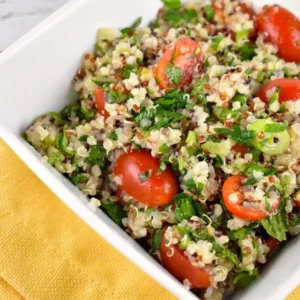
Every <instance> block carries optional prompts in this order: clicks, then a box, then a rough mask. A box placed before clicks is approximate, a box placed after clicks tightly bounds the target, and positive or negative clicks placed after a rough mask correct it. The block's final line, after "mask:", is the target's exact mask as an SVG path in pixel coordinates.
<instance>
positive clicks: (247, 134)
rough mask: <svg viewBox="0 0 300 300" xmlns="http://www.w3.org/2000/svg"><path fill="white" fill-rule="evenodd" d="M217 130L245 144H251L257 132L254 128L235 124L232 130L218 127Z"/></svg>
mask: <svg viewBox="0 0 300 300" xmlns="http://www.w3.org/2000/svg"><path fill="white" fill-rule="evenodd" d="M215 132H217V133H220V134H223V135H226V136H227V137H229V138H231V139H232V140H234V141H236V142H237V143H239V144H241V145H245V146H250V145H251V144H252V141H253V139H254V138H255V134H254V132H253V131H252V130H246V129H241V128H240V127H239V126H237V125H233V126H232V129H231V130H229V129H225V128H216V129H215Z"/></svg>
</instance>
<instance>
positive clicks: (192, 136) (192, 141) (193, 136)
mask: <svg viewBox="0 0 300 300" xmlns="http://www.w3.org/2000/svg"><path fill="white" fill-rule="evenodd" d="M185 142H186V143H187V144H188V145H190V146H193V145H197V144H198V137H197V133H196V132H195V131H189V133H188V136H187V139H186V141H185Z"/></svg>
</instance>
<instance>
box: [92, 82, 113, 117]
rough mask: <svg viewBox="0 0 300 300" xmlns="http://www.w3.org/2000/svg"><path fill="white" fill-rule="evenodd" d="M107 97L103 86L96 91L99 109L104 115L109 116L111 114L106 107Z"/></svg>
mask: <svg viewBox="0 0 300 300" xmlns="http://www.w3.org/2000/svg"><path fill="white" fill-rule="evenodd" d="M105 97H106V96H105V92H104V89H103V88H102V87H101V88H98V89H97V90H96V91H95V98H96V107H97V110H98V112H99V113H100V114H101V115H102V116H104V118H108V117H109V116H110V115H109V112H108V111H107V110H106V109H105V104H106V103H107V101H106V100H105Z"/></svg>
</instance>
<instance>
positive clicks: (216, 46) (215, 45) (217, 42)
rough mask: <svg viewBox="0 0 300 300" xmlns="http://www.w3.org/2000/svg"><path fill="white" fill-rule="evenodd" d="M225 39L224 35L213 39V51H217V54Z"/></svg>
mask: <svg viewBox="0 0 300 300" xmlns="http://www.w3.org/2000/svg"><path fill="white" fill-rule="evenodd" d="M223 39H224V35H223V34H219V35H217V36H216V37H215V38H214V39H213V42H212V45H211V47H212V49H213V50H215V51H216V52H217V51H218V50H219V46H220V43H221V41H222V40H223Z"/></svg>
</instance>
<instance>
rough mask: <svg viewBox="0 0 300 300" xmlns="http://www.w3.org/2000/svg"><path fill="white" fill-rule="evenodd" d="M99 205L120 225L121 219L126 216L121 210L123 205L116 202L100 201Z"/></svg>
mask: <svg viewBox="0 0 300 300" xmlns="http://www.w3.org/2000/svg"><path fill="white" fill-rule="evenodd" d="M101 207H103V208H104V210H105V211H106V213H107V214H108V215H109V216H110V217H111V219H112V220H113V221H114V222H115V223H116V224H118V225H121V224H122V219H124V218H126V217H127V213H126V212H125V211H124V210H123V207H122V206H121V205H120V204H118V203H116V202H111V203H104V202H101Z"/></svg>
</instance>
